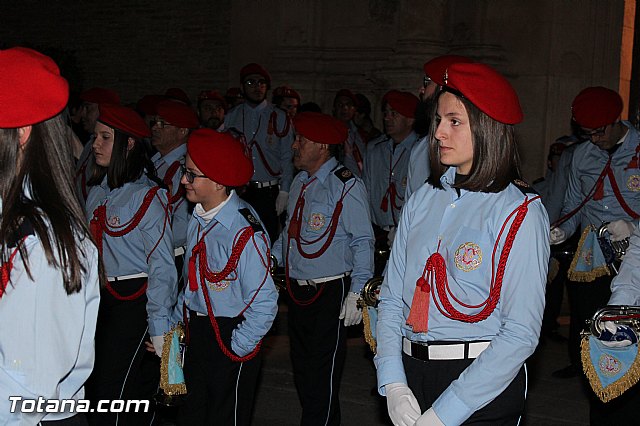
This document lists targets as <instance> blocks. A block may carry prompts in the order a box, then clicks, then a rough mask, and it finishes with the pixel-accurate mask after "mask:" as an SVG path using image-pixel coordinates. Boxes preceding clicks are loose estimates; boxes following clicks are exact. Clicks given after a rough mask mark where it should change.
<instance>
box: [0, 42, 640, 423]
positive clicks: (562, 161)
mask: <svg viewBox="0 0 640 426" xmlns="http://www.w3.org/2000/svg"><path fill="white" fill-rule="evenodd" d="M0 69H2V70H3V74H4V75H3V77H2V79H0V158H1V159H2V161H1V162H0V174H1V175H2V179H0V201H1V203H2V204H0V206H1V207H2V208H1V210H0V212H1V217H0V218H1V223H0V256H1V258H0V260H1V261H2V267H1V271H2V282H1V283H0V320H2V321H3V323H4V324H5V325H7V326H6V327H3V331H2V333H0V422H1V423H3V424H15V425H36V424H43V425H47V424H50V425H54V424H55V425H84V424H92V425H99V424H100V425H101V424H104V425H115V424H123V425H124V424H131V425H137V424H151V423H152V422H154V420H155V421H157V418H155V410H154V409H153V407H152V409H151V410H148V411H147V412H139V413H133V412H130V413H125V412H90V413H87V414H85V413H82V412H77V410H74V409H73V407H71V406H67V409H66V410H60V411H59V412H38V411H35V412H34V411H33V410H23V409H22V408H23V405H24V404H25V401H27V400H37V399H38V398H44V399H45V400H76V401H80V400H88V401H90V404H91V407H96V405H97V404H98V403H99V402H100V401H105V400H107V401H109V400H110V401H113V400H149V401H152V400H154V396H155V395H156V394H157V393H158V389H159V383H160V382H161V377H160V376H161V374H160V363H161V359H162V357H163V356H164V357H166V355H167V353H169V352H170V349H169V348H168V347H167V345H168V343H167V342H168V340H167V339H166V338H165V336H167V335H169V336H170V335H171V333H172V332H173V331H172V330H175V327H176V326H177V325H179V324H180V325H183V327H184V333H185V341H184V346H185V348H184V351H183V353H182V359H181V363H182V373H183V376H184V384H185V385H186V389H187V393H186V395H185V396H184V397H183V399H182V401H181V404H180V405H179V407H178V409H177V414H176V416H175V419H174V421H175V422H177V423H178V424H184V425H200V424H202V425H205V424H224V425H228V424H232V425H248V424H250V423H251V421H252V410H253V403H254V397H255V393H256V388H257V386H258V377H259V373H260V368H261V358H262V351H261V344H262V341H263V339H264V337H265V336H266V335H267V333H268V332H269V330H270V328H271V326H272V324H273V322H274V319H275V317H276V315H277V313H278V303H279V300H280V303H287V304H288V325H287V333H288V335H289V339H290V356H291V361H292V366H293V377H294V382H295V387H296V390H297V393H298V396H299V401H300V404H301V407H302V417H301V419H300V423H301V424H302V425H339V424H341V412H340V402H339V400H340V380H341V376H342V371H343V369H344V365H345V359H346V350H347V344H346V337H347V333H346V331H347V327H352V326H356V325H358V324H360V323H361V322H362V318H363V311H362V306H361V304H360V303H359V299H360V297H361V293H362V290H363V288H364V287H365V284H366V283H367V282H368V281H369V280H370V279H371V278H372V277H374V276H383V280H382V284H381V287H380V292H379V304H378V306H377V308H376V311H377V320H376V323H375V333H374V336H373V337H374V338H375V339H376V341H377V352H376V354H375V357H374V364H375V368H376V371H377V379H378V386H377V391H378V392H379V394H380V395H382V396H384V397H385V398H386V401H387V407H388V415H389V418H390V420H391V422H392V423H393V424H394V425H403V426H413V425H417V426H427V425H447V426H448V425H459V424H485V425H499V424H500V425H502V424H504V425H516V424H518V423H519V421H520V419H521V416H522V415H523V413H524V405H525V399H526V389H527V370H526V361H527V359H528V358H529V357H530V356H531V355H532V354H533V352H534V350H535V349H536V346H537V345H538V342H539V338H540V335H541V332H542V333H543V335H545V336H556V337H557V335H558V333H557V322H556V317H557V316H558V313H559V299H560V298H561V297H562V294H563V292H564V284H565V281H567V284H566V285H567V289H568V294H569V299H570V308H571V329H570V335H569V342H568V347H569V354H570V360H571V365H569V366H568V367H567V368H566V369H563V370H561V371H559V372H558V374H557V376H558V377H572V376H574V375H577V374H579V372H580V371H581V370H582V366H581V361H580V352H579V347H580V339H579V337H580V336H579V332H580V331H581V329H582V328H583V327H584V321H585V320H586V319H588V318H590V317H591V316H592V315H593V314H594V313H595V312H596V311H597V310H598V309H599V308H601V307H604V306H606V305H607V304H613V305H637V304H640V289H639V287H638V285H640V282H639V281H638V278H640V277H638V273H637V270H638V263H640V231H638V226H637V225H638V223H637V222H638V217H639V215H638V214H637V213H635V212H637V211H640V162H639V161H640V160H639V156H640V154H639V153H640V133H638V130H637V129H635V128H634V127H633V126H632V125H631V124H630V123H629V122H627V121H621V120H620V115H621V113H622V99H621V97H620V95H618V93H616V92H615V91H613V90H610V89H607V88H604V87H589V88H585V89H584V90H583V91H581V92H580V93H579V94H578V95H577V96H576V98H575V100H574V101H573V104H572V105H571V111H572V123H567V124H568V125H569V124H570V125H571V127H572V130H573V133H572V135H571V136H568V137H563V138H560V139H558V140H557V141H556V143H554V144H553V145H552V146H551V151H550V154H549V173H548V174H547V176H545V179H544V180H543V181H541V182H539V183H537V184H536V185H535V186H530V185H528V184H527V183H526V182H525V181H524V180H523V178H522V176H521V170H520V159H519V155H518V140H517V135H516V131H515V126H516V125H517V124H518V123H520V122H522V120H523V119H524V114H523V111H522V108H521V106H520V101H519V98H518V95H517V93H516V91H515V90H514V88H513V87H512V85H511V84H510V83H509V81H508V80H507V79H506V78H505V77H504V76H502V75H501V74H500V73H499V72H497V71H496V70H495V69H493V68H492V67H490V66H488V65H486V64H483V63H481V62H478V61H476V60H472V59H471V58H467V57H462V56H457V55H444V56H439V57H435V58H432V59H430V60H429V61H427V62H426V63H425V64H424V68H423V71H424V75H423V85H422V87H420V88H419V90H418V91H417V93H416V94H414V93H412V92H408V91H401V90H395V89H393V90H390V91H388V92H387V93H386V94H385V95H384V97H383V98H382V101H381V104H380V105H379V106H377V107H379V108H380V111H381V113H382V117H383V129H382V130H380V129H377V128H376V127H375V125H374V122H373V120H372V119H371V113H372V105H371V103H370V102H369V100H368V99H367V98H366V96H364V95H362V94H357V93H353V92H352V91H351V90H349V89H346V88H344V89H340V90H338V91H336V93H335V97H334V102H333V105H332V107H333V108H332V111H331V112H330V114H328V113H325V112H322V110H321V108H320V107H319V106H318V105H317V104H315V103H313V102H307V103H302V98H301V96H300V94H299V93H298V92H297V91H296V90H294V89H293V88H291V87H289V86H286V85H283V86H280V87H277V88H275V89H274V90H273V98H272V100H271V102H270V101H269V99H268V93H269V90H270V88H271V83H272V79H271V75H270V74H269V72H268V71H267V70H266V69H265V68H264V67H263V66H261V65H260V64H257V63H250V64H247V65H246V66H244V67H242V69H241V70H240V72H239V83H240V86H239V87H235V88H230V89H229V90H227V91H226V93H225V94H224V95H223V94H222V93H221V92H219V91H217V90H204V91H202V92H201V93H200V94H199V96H198V98H197V103H196V104H195V105H192V103H191V100H190V99H189V97H188V96H187V95H186V93H185V92H184V91H183V90H181V89H179V88H170V89H168V90H166V91H165V92H164V94H162V95H160V94H148V95H146V96H144V97H142V98H141V99H140V100H139V101H138V102H137V103H136V104H132V105H127V106H125V105H122V104H121V99H120V96H119V95H118V93H117V91H115V90H113V89H108V88H101V87H94V88H91V89H88V90H85V91H83V92H82V93H81V94H80V96H79V101H78V102H70V101H69V87H68V84H67V81H66V80H65V79H64V78H63V77H62V76H61V74H60V70H59V69H58V67H57V65H56V64H55V63H54V61H53V60H52V59H51V58H48V57H47V56H44V55H42V54H40V53H38V52H36V51H33V50H30V49H26V48H21V47H16V48H11V49H7V50H2V51H0ZM568 107H569V106H568ZM541 145H542V144H541ZM534 187H535V189H534ZM602 230H604V231H606V233H607V235H608V238H609V240H610V241H613V242H616V241H626V240H628V239H629V238H630V248H629V249H628V250H627V254H626V257H625V258H624V261H623V262H622V265H621V266H620V265H613V264H611V262H609V263H604V264H598V262H596V261H594V259H595V258H596V257H597V256H594V253H593V250H594V246H593V245H588V244H587V241H589V239H590V238H591V237H593V235H595V234H596V233H599V234H601V233H602ZM572 235H575V236H574V237H573V239H571V238H570V237H571V236H572ZM559 247H561V248H562V249H558V248H559ZM596 249H597V247H596ZM589 250H591V251H589ZM379 253H390V254H389V255H388V259H387V258H385V257H383V258H382V259H380V257H379V255H377V254H379ZM567 253H569V255H567ZM563 256H564V257H563ZM274 263H275V265H277V266H279V268H280V269H281V271H282V274H283V275H284V288H285V291H283V292H281V293H280V295H279V294H278V290H277V289H276V286H275V284H274V280H273V276H272V273H273V270H274V268H275V266H274ZM614 267H616V268H614ZM617 267H619V270H620V273H619V274H618V275H617V276H616V277H615V278H614V275H615V272H617V270H618V268H617ZM612 278H613V280H612ZM613 327H614V331H615V325H614V326H613ZM169 342H170V340H169ZM637 395H638V392H637V390H636V388H635V387H632V388H631V389H630V390H629V391H628V392H626V393H625V394H624V395H623V396H622V397H620V398H619V399H618V400H616V402H615V403H614V405H612V404H604V403H602V402H600V401H598V400H597V398H595V397H594V398H592V400H591V409H592V410H591V420H592V424H594V425H595V424H612V423H610V422H611V421H612V419H615V422H614V423H615V424H618V425H620V424H625V422H627V421H629V414H628V413H629V412H630V410H631V409H632V408H633V407H634V404H635V403H636V401H637V399H636V398H637V397H638V396H637ZM16 396H19V397H21V399H20V401H19V402H18V403H17V404H15V403H14V400H15V397H16ZM12 397H13V399H12ZM612 407H613V408H612ZM158 415H159V416H160V415H162V413H158Z"/></svg>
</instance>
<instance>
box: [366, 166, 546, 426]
mask: <svg viewBox="0 0 640 426" xmlns="http://www.w3.org/2000/svg"><path fill="white" fill-rule="evenodd" d="M454 177H455V170H454V168H449V170H448V171H447V172H446V173H445V174H444V175H443V176H442V178H441V182H442V184H443V187H444V189H436V188H433V187H431V186H430V185H424V186H423V187H421V188H420V189H419V190H418V191H417V192H416V193H415V194H413V196H412V197H411V198H410V199H409V201H408V202H407V204H405V208H404V209H403V210H402V217H401V220H400V224H399V225H398V231H397V234H396V238H395V240H394V243H393V248H392V250H391V258H390V259H389V263H388V269H387V273H386V275H385V278H384V281H383V284H382V287H381V291H380V305H379V307H378V322H377V342H378V352H377V355H376V356H375V358H374V362H375V365H376V368H377V375H378V387H379V391H380V393H381V394H383V395H384V393H385V390H384V386H385V385H387V384H389V383H396V382H400V383H407V381H406V377H405V372H404V367H403V364H402V337H403V336H404V337H406V338H408V339H410V340H412V341H417V342H428V341H458V342H459V341H474V340H488V341H491V343H490V345H489V347H488V348H487V349H486V350H485V351H484V352H482V353H481V354H480V355H479V356H478V357H477V358H476V359H475V360H474V361H473V362H472V363H471V365H470V366H469V367H467V368H466V369H465V370H464V372H463V373H462V374H461V375H460V376H459V377H458V378H457V379H456V380H454V381H453V382H452V383H451V384H450V385H449V387H448V388H447V389H446V390H445V391H444V392H443V393H442V394H441V395H440V396H439V397H438V399H437V400H436V401H435V402H434V403H433V409H434V411H435V412H436V414H437V415H438V417H439V418H440V419H441V420H442V422H443V423H444V424H446V425H456V424H460V423H462V422H463V421H465V420H466V419H467V418H468V417H469V416H471V415H472V414H473V413H474V412H475V411H477V410H479V409H481V408H482V407H484V406H485V405H487V404H488V403H490V402H491V401H492V400H493V399H494V398H496V397H497V396H498V395H499V394H500V393H501V392H502V391H503V390H504V389H506V387H507V386H508V385H509V384H510V383H511V381H512V380H513V379H514V377H515V376H516V375H517V373H518V371H519V370H520V368H521V367H522V365H523V363H524V362H525V360H526V359H527V358H528V357H529V356H530V355H531V354H532V353H533V351H534V349H535V348H536V345H537V344H538V336H539V333H540V325H541V323H542V314H543V311H544V291H545V285H546V281H547V265H548V260H549V221H548V219H547V213H546V211H545V210H544V207H543V206H542V203H541V202H540V200H536V201H533V202H531V204H529V205H528V212H527V215H526V217H525V218H524V221H523V222H522V225H521V226H520V229H519V230H518V233H517V235H516V237H515V240H514V242H513V246H512V249H511V253H510V255H509V259H508V263H507V267H506V270H505V273H504V280H503V282H502V292H501V295H500V300H499V302H498V304H497V306H496V308H495V310H494V311H493V312H492V313H491V314H490V315H489V317H488V318H486V319H484V320H482V321H480V322H477V323H467V322H462V321H458V320H454V319H449V318H447V317H445V316H444V315H443V314H442V313H440V311H439V310H438V308H437V306H436V305H435V304H434V300H433V297H431V300H430V303H429V314H428V328H429V331H428V332H426V333H413V332H412V329H411V327H410V326H408V325H406V320H407V317H408V316H409V311H410V308H411V303H412V300H413V294H414V291H415V288H416V281H417V280H418V278H419V277H421V276H422V274H423V271H424V268H425V264H426V262H427V259H428V258H429V257H430V256H431V255H432V254H433V253H435V252H436V251H437V252H439V253H440V254H441V255H442V256H443V258H444V260H445V263H446V271H447V280H448V283H449V288H450V290H451V292H452V293H453V294H454V295H455V296H456V297H457V298H458V299H460V300H461V301H462V302H464V303H466V304H474V305H476V304H479V303H481V302H483V301H485V300H486V299H487V297H488V296H489V288H490V284H491V274H492V261H491V259H492V252H493V248H494V244H495V243H496V240H498V234H499V232H500V230H501V229H502V227H503V224H504V223H505V222H507V226H506V227H505V229H504V231H503V233H502V235H501V236H500V238H499V241H498V248H497V252H496V260H495V263H494V265H493V267H494V268H496V269H497V265H498V258H499V255H500V253H501V252H502V248H503V246H504V243H505V238H506V236H507V233H508V231H509V229H510V227H511V223H512V222H513V219H514V217H515V210H516V209H518V207H519V206H520V205H521V204H522V203H523V202H524V200H525V198H529V199H531V198H533V197H534V196H535V194H528V195H527V196H526V197H525V195H524V194H523V192H522V191H521V190H520V189H518V188H517V187H515V186H514V185H509V186H508V187H507V188H506V189H504V190H503V191H501V192H499V193H483V192H469V191H466V190H464V189H461V190H460V193H461V194H460V196H458V194H457V192H456V190H455V189H453V188H451V184H452V183H453V180H454ZM512 212H514V215H513V216H512V217H511V218H509V219H508V216H509V215H510V214H511V213H512ZM438 246H439V248H438ZM470 250H475V254H473V255H472V256H471V257H468V256H463V254H465V253H469V251H470ZM474 261H475V262H474ZM431 294H432V295H433V294H435V289H433V290H432V293H431ZM452 303H454V306H455V307H456V309H458V310H459V311H462V312H463V313H466V314H471V313H477V312H478V311H479V309H468V308H463V307H461V306H459V305H457V304H456V303H455V302H453V301H452Z"/></svg>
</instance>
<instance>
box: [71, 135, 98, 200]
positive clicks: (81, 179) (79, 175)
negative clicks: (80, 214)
mask: <svg viewBox="0 0 640 426" xmlns="http://www.w3.org/2000/svg"><path fill="white" fill-rule="evenodd" d="M94 139H95V136H94V135H91V137H90V138H89V141H88V142H87V143H86V144H85V146H84V148H82V152H81V153H80V158H78V162H77V164H76V174H75V184H76V192H77V193H78V199H79V200H80V203H81V205H82V207H84V203H85V201H86V199H87V196H88V195H89V187H88V186H87V182H88V181H89V179H90V178H91V173H93V166H94V164H95V157H94V156H93V141H94Z"/></svg>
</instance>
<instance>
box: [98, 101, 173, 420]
mask: <svg viewBox="0 0 640 426" xmlns="http://www.w3.org/2000/svg"><path fill="white" fill-rule="evenodd" d="M149 135H150V130H149V127H148V126H147V125H146V124H145V122H144V121H143V120H142V118H141V117H140V116H139V115H138V114H137V113H136V112H135V111H133V110H132V109H130V108H126V107H122V106H118V105H101V106H100V116H99V117H98V122H97V123H96V130H95V139H94V142H93V151H94V155H95V162H96V165H97V167H96V168H95V169H94V175H93V176H92V178H91V179H90V180H89V185H90V191H89V197H88V198H87V203H86V212H87V217H88V219H89V220H90V227H91V232H92V233H93V235H94V238H95V239H96V243H97V245H98V249H99V250H100V253H101V254H102V259H103V261H104V264H105V269H106V273H107V279H108V282H107V284H106V285H105V287H104V289H103V290H102V301H101V303H100V316H99V318H98V328H97V332H96V366H95V369H94V372H93V374H92V376H91V381H90V385H91V386H90V391H91V392H90V396H91V398H92V400H94V401H98V400H101V399H110V400H113V399H151V398H152V397H153V395H154V394H155V392H156V390H157V386H158V381H159V374H160V372H159V359H157V358H155V355H152V354H148V353H147V351H146V350H145V344H144V342H145V341H146V340H149V336H151V341H152V343H153V347H154V349H155V352H156V354H157V355H158V356H160V355H161V354H162V343H163V335H164V333H166V332H167V331H169V325H170V322H169V315H170V311H171V309H172V308H173V305H174V304H175V301H176V294H177V276H176V269H175V264H174V255H173V235H172V232H171V226H170V219H169V213H168V212H169V210H168V195H167V191H166V190H164V189H160V188H159V187H158V186H157V182H155V180H156V179H157V178H155V176H154V174H153V170H154V168H153V164H152V163H151V161H150V160H149V157H148V155H147V152H146V147H145V145H144V144H143V143H142V138H144V137H148V136H149ZM147 366H148V368H147ZM143 370H144V373H143ZM147 372H151V373H150V374H148V375H147ZM149 411H152V410H149ZM150 414H151V413H150V412H149V413H141V414H139V415H141V416H143V417H144V416H148V415H150ZM135 415H136V414H135V413H96V414H94V415H93V417H92V419H91V420H92V423H94V424H111V425H112V424H115V423H116V421H118V422H120V423H118V424H122V423H121V422H123V420H124V421H128V420H129V418H130V417H133V416H135ZM130 421H134V420H133V419H131V420H130ZM138 421H139V419H138Z"/></svg>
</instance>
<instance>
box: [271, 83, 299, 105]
mask: <svg viewBox="0 0 640 426" xmlns="http://www.w3.org/2000/svg"><path fill="white" fill-rule="evenodd" d="M273 96H274V97H275V96H282V97H283V98H296V99H297V100H298V102H300V94H299V93H298V92H296V91H295V90H293V89H292V88H291V87H289V86H280V87H276V88H275V90H274V91H273Z"/></svg>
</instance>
